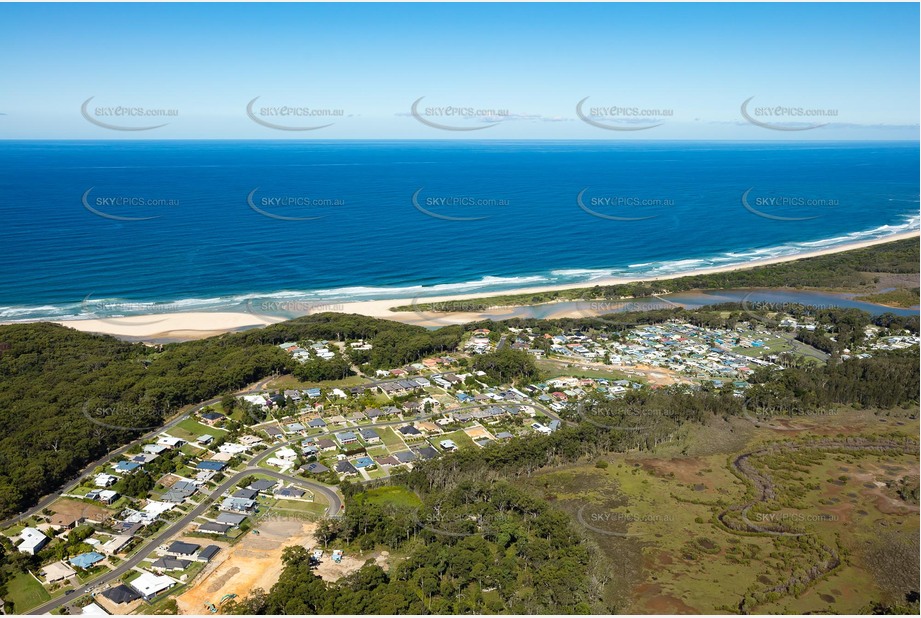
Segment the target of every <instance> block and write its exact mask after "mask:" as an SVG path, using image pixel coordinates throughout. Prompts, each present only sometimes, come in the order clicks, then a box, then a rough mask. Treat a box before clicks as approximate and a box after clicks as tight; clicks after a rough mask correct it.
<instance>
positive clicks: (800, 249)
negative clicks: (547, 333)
mask: <svg viewBox="0 0 921 618" xmlns="http://www.w3.org/2000/svg"><path fill="white" fill-rule="evenodd" d="M919 225H921V216H919V215H916V214H912V215H906V216H905V221H904V222H903V223H900V224H895V225H881V226H878V227H875V228H872V229H869V230H861V231H858V232H851V233H849V234H843V235H841V236H835V237H832V238H825V239H821V240H814V241H803V242H791V243H787V244H784V245H779V246H776V247H765V248H760V249H750V250H747V251H746V250H741V251H740V250H735V251H727V252H725V253H722V254H720V255H715V256H710V257H699V258H687V259H681V260H669V261H662V262H642V263H637V264H630V265H629V266H627V267H626V268H603V269H562V270H551V271H549V273H547V274H546V275H527V276H520V277H497V276H484V277H481V278H480V279H476V280H474V281H463V282H457V283H441V284H435V285H410V286H399V287H396V286H395V287H383V286H354V287H343V288H332V289H321V290H279V291H273V292H252V293H247V294H233V295H227V296H217V297H213V298H184V299H178V300H172V301H150V300H141V301H138V300H130V299H123V298H92V295H90V296H88V297H87V298H85V299H84V300H83V301H80V302H71V303H62V304H60V305H48V304H44V305H37V306H7V307H0V321H2V322H26V321H36V320H81V319H93V318H102V317H120V316H128V315H148V314H156V313H174V312H181V311H250V310H251V309H253V308H254V307H257V306H258V307H264V306H265V305H266V304H270V303H266V301H273V300H274V301H294V302H292V305H294V303H296V302H298V301H299V302H301V303H314V304H317V305H318V306H319V303H320V302H324V303H325V304H326V306H329V305H330V304H331V301H334V302H336V303H346V302H351V301H361V300H388V299H400V298H420V299H421V298H425V297H431V296H448V295H451V294H469V293H474V292H483V293H496V294H499V293H502V292H505V291H509V290H517V289H520V288H527V287H537V286H541V285H554V284H580V283H591V282H593V281H596V280H599V279H606V278H612V277H626V276H630V277H662V276H679V275H681V274H682V273H687V272H693V271H696V270H700V269H703V268H708V267H717V266H723V267H725V266H729V265H733V264H739V265H743V264H747V263H749V262H752V261H757V260H765V259H771V258H778V257H786V256H795V255H801V254H804V253H808V252H810V251H815V250H819V249H828V248H832V247H835V246H840V245H847V244H851V243H855V242H861V241H866V240H873V239H877V238H880V239H881V238H886V237H888V236H893V235H896V234H901V233H904V232H911V231H917V230H918V229H919ZM254 301H262V304H261V305H258V304H256V303H255V302H254ZM279 305H282V306H283V303H279ZM292 311H297V310H292ZM301 312H303V310H301Z"/></svg>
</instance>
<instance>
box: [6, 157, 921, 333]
mask: <svg viewBox="0 0 921 618" xmlns="http://www.w3.org/2000/svg"><path fill="white" fill-rule="evenodd" d="M918 169H919V146H918V144H917V143H905V142H885V143H865V142H864V143H830V142H811V143H809V142H802V143H767V142H763V143H728V142H712V143H711V142H629V143H621V142H594V141H593V142H532V141H528V142H499V141H482V142H476V141H451V142H448V141H445V142H433V141H418V142H402V141H401V142H381V141H373V142H361V141H336V142H314V141H296V142H295V141H278V142H272V141H106V142H72V141H68V142H46V141H29V142H16V141H6V142H0V170H2V171H0V185H2V191H0V213H2V226H0V241H2V246H3V252H4V256H5V259H4V260H2V262H0V320H4V321H8V320H26V319H44V318H49V319H50V318H55V319H61V318H68V317H73V318H81V317H101V316H102V315H105V314H106V312H108V313H110V314H112V315H131V314H142V313H150V312H156V311H176V310H189V311H191V310H219V309H222V310H239V309H240V308H241V307H244V306H247V305H248V304H249V303H251V302H252V301H253V300H254V299H260V300H261V301H263V306H265V302H264V301H266V299H269V300H271V299H280V300H284V301H298V302H299V301H303V302H305V303H317V304H322V303H334V302H345V301H349V300H367V299H383V298H413V297H424V296H432V295H443V294H450V293H469V292H487V291H488V292H498V291H502V290H507V289H512V288H520V287H527V286H543V285H550V284H559V283H586V284H591V282H592V281H593V280H597V279H599V278H605V277H611V276H615V277H616V276H663V275H677V274H681V273H682V272H688V271H692V270H695V269H700V268H705V267H708V266H725V265H730V264H742V263H746V262H749V261H751V260H756V259H762V258H767V257H773V256H782V255H795V254H800V253H804V252H808V251H814V250H817V249H822V248H826V247H833V246H835V245H839V244H846V243H850V242H855V241H860V240H866V239H873V238H882V237H886V236H889V235H892V234H896V233H899V232H905V231H910V230H916V229H918V226H919V216H918V215H919V182H918Z"/></svg>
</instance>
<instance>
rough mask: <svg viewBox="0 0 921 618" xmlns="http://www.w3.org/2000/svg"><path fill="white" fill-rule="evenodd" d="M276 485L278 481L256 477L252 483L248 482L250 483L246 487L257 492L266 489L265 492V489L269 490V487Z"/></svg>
mask: <svg viewBox="0 0 921 618" xmlns="http://www.w3.org/2000/svg"><path fill="white" fill-rule="evenodd" d="M276 485H278V481H270V480H267V479H258V480H256V481H253V482H252V483H250V485H249V487H248V488H247V489H252V490H254V491H258V492H262V491H266V492H267V491H269V490H270V489H272V488H273V487H275V486H276Z"/></svg>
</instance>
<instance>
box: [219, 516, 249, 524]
mask: <svg viewBox="0 0 921 618" xmlns="http://www.w3.org/2000/svg"><path fill="white" fill-rule="evenodd" d="M245 520H246V515H241V514H239V513H218V514H217V517H216V518H215V521H217V523H219V524H230V525H231V526H239V525H240V524H242V523H243V522H244V521H245Z"/></svg>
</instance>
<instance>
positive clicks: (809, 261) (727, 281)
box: [395, 238, 921, 312]
mask: <svg viewBox="0 0 921 618" xmlns="http://www.w3.org/2000/svg"><path fill="white" fill-rule="evenodd" d="M919 260H921V252H919V245H918V240H917V239H914V238H910V239H907V240H899V241H896V242H891V243H885V244H881V245H875V246H872V247H866V248H863V249H855V250H852V251H844V252H841V253H835V254H831V255H822V256H817V257H811V258H804V259H801V260H794V261H791V262H782V263H780V264H770V265H767V266H757V267H755V268H750V269H747V270H735V271H729V272H723V273H714V274H710V275H695V276H689V277H677V278H675V279H663V280H659V281H638V282H634V283H624V284H620V285H607V286H594V287H590V288H578V289H571V290H556V291H547V292H528V293H524V294H506V295H501V296H491V297H489V298H478V299H476V303H477V305H479V306H482V307H503V306H515V305H530V304H535V303H546V302H550V301H556V300H590V299H621V298H644V297H648V296H653V295H658V294H666V293H670V292H684V291H688V290H713V289H723V290H725V289H731V288H819V289H838V290H847V291H858V292H859V291H866V292H867V293H870V292H873V291H875V289H874V287H873V286H874V284H875V283H876V282H877V280H878V279H879V275H881V274H886V273H894V274H916V273H917V272H918V263H919ZM916 284H917V281H916V282H915V285H913V286H911V289H914V288H915V287H917V285H916ZM470 302H471V301H469V300H466V301H455V302H452V301H445V302H439V303H437V304H432V303H418V304H413V305H404V306H401V307H397V308H396V309H395V310H396V311H441V312H453V311H465V310H469V305H470Z"/></svg>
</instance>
